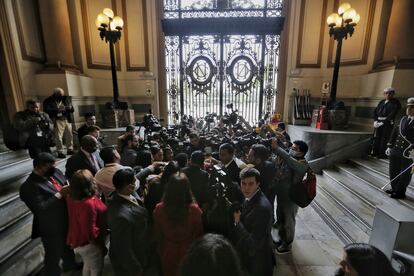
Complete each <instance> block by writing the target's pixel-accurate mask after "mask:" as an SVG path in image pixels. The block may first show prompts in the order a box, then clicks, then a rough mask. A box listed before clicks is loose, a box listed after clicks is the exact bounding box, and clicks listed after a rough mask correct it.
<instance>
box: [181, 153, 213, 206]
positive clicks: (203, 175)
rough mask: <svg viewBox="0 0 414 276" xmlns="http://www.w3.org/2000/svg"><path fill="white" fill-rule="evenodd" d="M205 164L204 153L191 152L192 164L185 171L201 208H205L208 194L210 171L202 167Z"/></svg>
mask: <svg viewBox="0 0 414 276" xmlns="http://www.w3.org/2000/svg"><path fill="white" fill-rule="evenodd" d="M203 164H204V154H203V153H202V152H201V151H199V150H196V151H194V152H193V153H192V154H191V159H190V165H189V166H188V167H186V168H184V169H183V173H184V174H185V175H186V176H187V178H188V180H189V181H190V186H191V191H192V192H193V195H194V197H195V199H196V200H197V203H198V205H199V206H200V208H202V209H203V210H205V208H206V203H207V195H208V180H209V179H208V173H207V172H206V171H205V170H203V169H201V168H202V166H203Z"/></svg>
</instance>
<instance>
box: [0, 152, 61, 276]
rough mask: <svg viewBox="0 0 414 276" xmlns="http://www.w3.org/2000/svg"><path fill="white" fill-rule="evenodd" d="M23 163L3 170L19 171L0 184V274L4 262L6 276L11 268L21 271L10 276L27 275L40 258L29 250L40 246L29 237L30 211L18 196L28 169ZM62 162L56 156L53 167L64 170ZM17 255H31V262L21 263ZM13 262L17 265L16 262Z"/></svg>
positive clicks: (37, 250)
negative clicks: (0, 187)
mask: <svg viewBox="0 0 414 276" xmlns="http://www.w3.org/2000/svg"><path fill="white" fill-rule="evenodd" d="M26 163H27V162H23V163H19V164H18V165H16V166H14V167H10V168H8V169H5V170H3V171H7V170H12V169H13V171H20V174H16V175H15V176H13V177H11V178H8V179H7V180H5V181H4V182H3V183H1V184H2V185H4V187H3V189H2V190H1V195H0V248H2V250H1V252H0V275H5V274H3V273H1V271H3V270H4V271H6V269H3V267H4V266H6V264H7V266H9V267H10V269H9V270H7V271H9V272H10V274H9V275H12V274H13V271H25V272H24V273H17V274H14V275H27V274H29V273H30V272H31V271H33V270H34V269H36V268H37V267H39V265H41V263H42V260H43V255H40V256H39V254H37V253H36V254H35V253H32V252H29V251H30V250H34V251H35V252H39V248H37V247H38V246H41V245H40V243H39V241H38V242H37V244H34V243H33V241H32V240H31V237H30V236H31V230H32V214H31V212H30V210H29V209H28V208H27V207H26V205H25V204H24V203H23V202H22V201H21V200H20V197H19V188H20V185H21V184H22V183H23V182H24V181H25V180H26V178H27V176H28V175H29V174H30V173H31V170H32V164H31V163H32V162H31V161H30V164H26ZM65 164H66V159H60V160H58V161H57V164H56V167H57V168H59V169H60V170H62V171H64V169H65ZM29 165H30V166H29ZM26 247H27V248H26ZM29 247H30V248H31V249H30V248H29ZM19 254H20V255H24V256H27V258H31V260H30V262H31V263H27V262H22V260H21V259H19V258H16V256H19ZM16 262H17V263H19V265H16V264H15V263H16ZM9 272H8V273H9Z"/></svg>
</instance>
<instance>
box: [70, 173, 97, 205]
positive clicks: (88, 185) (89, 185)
mask: <svg viewBox="0 0 414 276" xmlns="http://www.w3.org/2000/svg"><path fill="white" fill-rule="evenodd" d="M69 183H70V197H71V198H72V199H74V200H82V199H85V198H89V197H92V196H93V195H95V194H96V184H95V179H94V177H93V175H92V173H91V172H90V171H89V170H77V171H76V172H75V173H74V174H73V175H72V177H71V178H70V180H69Z"/></svg>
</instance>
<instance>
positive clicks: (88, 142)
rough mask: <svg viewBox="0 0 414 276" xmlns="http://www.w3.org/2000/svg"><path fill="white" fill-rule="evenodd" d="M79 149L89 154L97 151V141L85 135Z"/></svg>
mask: <svg viewBox="0 0 414 276" xmlns="http://www.w3.org/2000/svg"><path fill="white" fill-rule="evenodd" d="M81 148H82V149H83V150H84V151H86V152H89V153H92V152H95V151H96V150H97V149H98V140H96V138H95V137H93V136H92V135H85V136H83V137H82V140H81Z"/></svg>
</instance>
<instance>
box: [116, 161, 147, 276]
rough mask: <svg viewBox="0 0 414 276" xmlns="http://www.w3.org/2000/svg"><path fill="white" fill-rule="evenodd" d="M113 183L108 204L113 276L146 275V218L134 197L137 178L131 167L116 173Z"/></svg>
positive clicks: (145, 211) (144, 210) (138, 200)
mask: <svg viewBox="0 0 414 276" xmlns="http://www.w3.org/2000/svg"><path fill="white" fill-rule="evenodd" d="M112 182H113V184H114V186H115V191H116V192H115V193H114V195H113V196H112V199H111V200H110V201H109V204H108V224H109V229H110V230H111V243H110V248H109V258H110V259H111V263H112V267H113V269H114V272H115V275H119V276H129V275H131V276H138V275H145V269H146V267H147V264H148V235H147V233H148V230H147V228H148V215H147V210H146V209H145V208H144V207H142V202H141V201H140V199H139V198H138V196H137V195H136V193H135V191H136V189H137V187H136V184H135V182H136V178H135V175H134V171H133V170H132V169H131V168H123V169H120V170H118V171H117V172H116V173H115V175H114V177H113V179H112Z"/></svg>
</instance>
